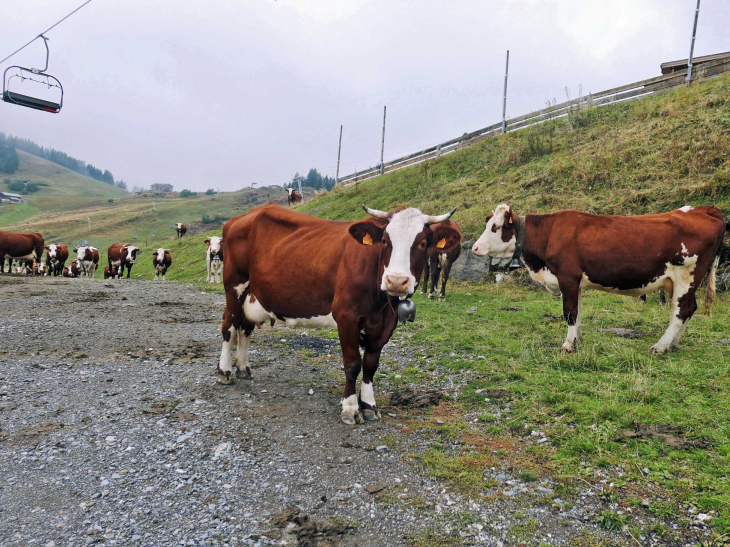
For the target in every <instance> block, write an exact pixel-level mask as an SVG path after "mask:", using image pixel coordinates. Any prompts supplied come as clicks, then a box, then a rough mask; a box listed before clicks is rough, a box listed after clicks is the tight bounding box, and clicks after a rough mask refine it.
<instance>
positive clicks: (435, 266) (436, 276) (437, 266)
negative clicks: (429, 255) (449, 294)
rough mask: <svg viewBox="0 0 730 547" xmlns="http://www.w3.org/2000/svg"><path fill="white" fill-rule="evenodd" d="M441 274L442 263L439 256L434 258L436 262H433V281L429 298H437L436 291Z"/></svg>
mask: <svg viewBox="0 0 730 547" xmlns="http://www.w3.org/2000/svg"><path fill="white" fill-rule="evenodd" d="M440 274H441V262H440V261H439V257H438V255H435V256H434V260H433V261H432V262H431V280H430V283H429V285H430V287H429V288H428V297H429V298H434V297H435V296H436V289H437V288H438V284H439V276H440Z"/></svg>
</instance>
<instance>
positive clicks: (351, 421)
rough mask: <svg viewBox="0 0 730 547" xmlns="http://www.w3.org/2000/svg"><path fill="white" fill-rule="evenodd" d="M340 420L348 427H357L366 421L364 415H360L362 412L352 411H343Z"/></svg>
mask: <svg viewBox="0 0 730 547" xmlns="http://www.w3.org/2000/svg"><path fill="white" fill-rule="evenodd" d="M340 420H342V423H343V424H347V425H357V424H361V423H363V422H364V421H365V420H363V418H362V414H360V411H359V410H358V411H357V412H352V411H350V410H343V411H342V412H341V413H340Z"/></svg>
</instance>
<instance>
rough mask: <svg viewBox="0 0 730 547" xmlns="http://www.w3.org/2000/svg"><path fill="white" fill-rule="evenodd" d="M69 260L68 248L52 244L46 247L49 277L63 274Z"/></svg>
mask: <svg viewBox="0 0 730 547" xmlns="http://www.w3.org/2000/svg"><path fill="white" fill-rule="evenodd" d="M67 260H68V247H66V246H65V245H60V244H55V243H52V244H51V245H46V267H47V268H48V275H53V276H55V277H58V276H59V275H61V273H62V272H63V267H64V266H65V265H66V261H67Z"/></svg>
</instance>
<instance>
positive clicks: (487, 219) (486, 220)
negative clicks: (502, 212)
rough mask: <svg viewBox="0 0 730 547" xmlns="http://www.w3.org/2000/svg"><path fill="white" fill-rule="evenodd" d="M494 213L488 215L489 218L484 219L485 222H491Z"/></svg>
mask: <svg viewBox="0 0 730 547" xmlns="http://www.w3.org/2000/svg"><path fill="white" fill-rule="evenodd" d="M493 216H494V215H493V214H492V215H487V218H485V219H484V224H489V219H491V218H492V217H493Z"/></svg>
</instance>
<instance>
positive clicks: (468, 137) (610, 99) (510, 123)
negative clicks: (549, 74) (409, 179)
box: [339, 57, 730, 186]
mask: <svg viewBox="0 0 730 547" xmlns="http://www.w3.org/2000/svg"><path fill="white" fill-rule="evenodd" d="M726 71H730V57H725V58H722V59H719V60H715V61H711V62H708V63H703V64H701V65H698V66H697V67H695V71H694V73H693V75H692V81H693V82H694V81H698V80H703V79H706V78H710V77H713V76H716V75H718V74H721V73H723V72H726ZM686 78H687V69H684V70H679V71H677V72H672V73H669V74H663V75H662V76H657V77H655V78H649V79H647V80H641V81H640V82H634V83H631V84H626V85H622V86H619V87H614V88H613V89H607V90H606V91H600V92H598V93H590V94H588V95H586V96H584V97H578V98H577V99H572V100H569V101H565V102H562V103H559V104H555V105H550V106H548V107H547V108H543V109H541V110H535V111H534V112H530V113H529V114H524V115H522V116H517V117H516V118H511V119H509V120H507V122H506V124H507V131H512V130H515V129H520V128H523V127H528V126H530V125H536V124H539V123H543V122H546V121H549V120H554V119H556V118H560V117H563V116H567V115H568V114H570V113H572V112H576V111H578V110H582V109H585V108H594V107H599V106H606V105H610V104H616V103H619V102H628V101H633V100H636V99H640V98H642V97H646V96H647V95H658V94H661V93H666V92H667V91H671V90H673V89H676V88H678V87H682V86H684V85H686V82H685V79H686ZM501 133H502V122H498V123H495V124H492V125H489V126H487V127H483V128H482V129H477V130H476V131H472V132H471V133H464V134H463V135H462V136H460V137H456V138H454V139H451V140H448V141H445V142H442V143H440V144H437V145H435V146H430V147H428V148H424V149H423V150H419V151H418V152H414V153H412V154H409V155H407V156H403V157H401V158H397V159H394V160H391V161H388V162H383V166H382V167H383V173H389V172H391V171H397V170H398V169H403V168H404V167H408V166H410V165H413V164H416V163H421V162H424V161H426V160H430V159H432V158H438V157H440V156H443V155H446V154H450V153H451V152H455V151H456V150H459V149H460V148H464V147H465V146H471V145H472V144H474V143H476V142H478V141H480V140H482V139H485V138H487V137H492V136H495V135H499V134H501ZM380 174H381V166H380V164H378V165H376V166H375V167H368V168H367V169H363V170H362V171H357V172H355V173H352V174H350V175H347V176H344V177H341V178H340V179H339V183H340V184H341V185H342V186H350V185H352V184H357V183H358V182H362V181H364V180H368V179H371V178H373V177H377V176H379V175H380Z"/></svg>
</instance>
